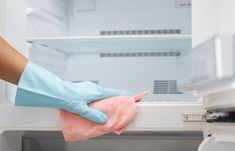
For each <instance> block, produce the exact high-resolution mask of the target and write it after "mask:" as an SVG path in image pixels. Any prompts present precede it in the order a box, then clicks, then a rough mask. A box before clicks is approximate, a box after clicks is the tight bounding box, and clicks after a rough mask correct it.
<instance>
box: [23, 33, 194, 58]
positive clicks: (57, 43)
mask: <svg viewBox="0 0 235 151" xmlns="http://www.w3.org/2000/svg"><path fill="white" fill-rule="evenodd" d="M27 41H28V42H29V43H32V44H38V45H42V46H45V47H48V48H52V49H56V50H59V51H62V52H64V53H66V54H69V53H79V52H107V51H159V50H160V51H164V50H166V51H169V50H170V51H184V50H189V49H191V43H192V42H191V36H190V35H157V36H149V35H147V36H144V35H141V36H89V37H88V36H86V37H41V38H28V39H27Z"/></svg>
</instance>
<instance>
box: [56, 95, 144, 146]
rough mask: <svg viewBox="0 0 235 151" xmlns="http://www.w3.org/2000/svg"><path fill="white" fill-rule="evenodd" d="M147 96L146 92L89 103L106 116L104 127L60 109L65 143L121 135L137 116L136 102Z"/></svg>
mask: <svg viewBox="0 0 235 151" xmlns="http://www.w3.org/2000/svg"><path fill="white" fill-rule="evenodd" d="M147 94H148V92H142V93H139V94H137V95H136V96H134V97H130V96H117V97H111V98H107V99H104V100H100V101H96V102H93V103H91V104H90V106H91V107H93V108H95V109H98V110H100V111H102V112H104V113H106V114H107V115H108V117H109V120H108V122H107V123H106V124H104V125H100V124H96V123H94V122H92V121H89V120H87V119H85V118H82V117H80V116H79V115H77V114H74V113H71V112H68V111H65V110H62V109H61V110H60V119H61V126H62V131H63V135H64V139H65V141H69V142H72V141H78V140H86V139H89V138H93V137H97V136H101V135H104V134H107V133H109V132H115V133H116V134H121V133H122V132H123V131H124V129H125V128H126V127H127V125H128V124H129V123H130V122H131V121H132V120H133V119H134V118H135V116H136V115H137V109H136V102H138V101H140V100H141V98H142V97H143V96H145V95H147Z"/></svg>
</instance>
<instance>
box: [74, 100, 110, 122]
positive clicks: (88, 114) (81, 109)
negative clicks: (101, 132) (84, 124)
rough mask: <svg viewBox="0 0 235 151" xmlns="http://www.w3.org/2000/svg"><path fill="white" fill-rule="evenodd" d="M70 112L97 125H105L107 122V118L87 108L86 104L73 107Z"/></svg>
mask: <svg viewBox="0 0 235 151" xmlns="http://www.w3.org/2000/svg"><path fill="white" fill-rule="evenodd" d="M70 111H72V112H73V113H77V114H79V115H80V116H81V117H84V118H86V119H88V120H90V121H93V122H96V123H98V124H105V123H106V122H107V121H108V116H107V115H106V114H104V113H103V112H101V111H99V110H97V109H94V108H91V107H89V106H88V105H87V104H77V105H73V107H72V109H70Z"/></svg>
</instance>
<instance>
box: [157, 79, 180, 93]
mask: <svg viewBox="0 0 235 151" xmlns="http://www.w3.org/2000/svg"><path fill="white" fill-rule="evenodd" d="M153 93H154V94H182V92H179V91H178V88H177V81H176V80H155V81H154V88H153Z"/></svg>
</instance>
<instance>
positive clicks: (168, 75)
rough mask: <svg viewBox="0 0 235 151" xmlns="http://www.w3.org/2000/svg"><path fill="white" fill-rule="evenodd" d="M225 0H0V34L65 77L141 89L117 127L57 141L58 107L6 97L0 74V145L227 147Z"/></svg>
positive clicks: (234, 26) (39, 150)
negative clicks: (129, 117)
mask: <svg viewBox="0 0 235 151" xmlns="http://www.w3.org/2000/svg"><path fill="white" fill-rule="evenodd" d="M234 6H235V2H234V1H233V0H224V1H223V0H128V1H126V0H119V1H115V0H109V1H106V0H41V1H37V0H21V1H17V0H0V34H1V36H3V37H4V38H5V39H6V40H7V41H8V42H9V43H10V44H11V45H12V46H13V47H15V48H16V49H17V50H18V51H19V52H20V53H22V54H23V55H25V56H26V57H27V58H29V60H30V61H32V62H34V63H36V64H37V65H39V66H41V67H43V68H46V69H47V70H49V71H51V72H53V73H54V74H56V75H58V76H60V77H61V78H62V79H64V80H67V81H71V82H74V83H77V82H82V81H87V80H88V81H92V82H95V83H98V84H100V85H102V86H105V87H113V88H123V89H127V90H130V91H132V92H134V93H138V92H141V91H144V90H148V91H149V92H150V93H149V95H148V96H146V97H144V98H143V99H142V101H141V102H140V103H138V104H137V108H138V112H139V113H138V116H137V117H136V119H135V120H134V121H133V122H132V123H130V125H129V126H128V127H127V129H126V130H125V132H124V133H123V134H121V135H120V136H117V135H114V134H107V135H105V136H101V137H98V138H94V139H90V140H86V141H78V142H73V143H68V142H65V141H64V139H63V136H62V133H61V127H60V118H59V112H58V109H51V108H36V107H17V106H14V97H15V93H16V86H14V85H11V84H9V83H5V82H3V81H0V108H1V109H0V151H51V150H57V151H77V150H84V151H91V150H98V151H100V150H102V151H108V150H113V151H121V150H129V151H132V150H133V151H134V150H135V151H136V150H137V151H141V150H146V151H152V150H156V151H212V150H213V151H220V150H225V151H232V150H234V148H235V116H234V115H235V81H234V79H235V36H234V33H235V9H234Z"/></svg>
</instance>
